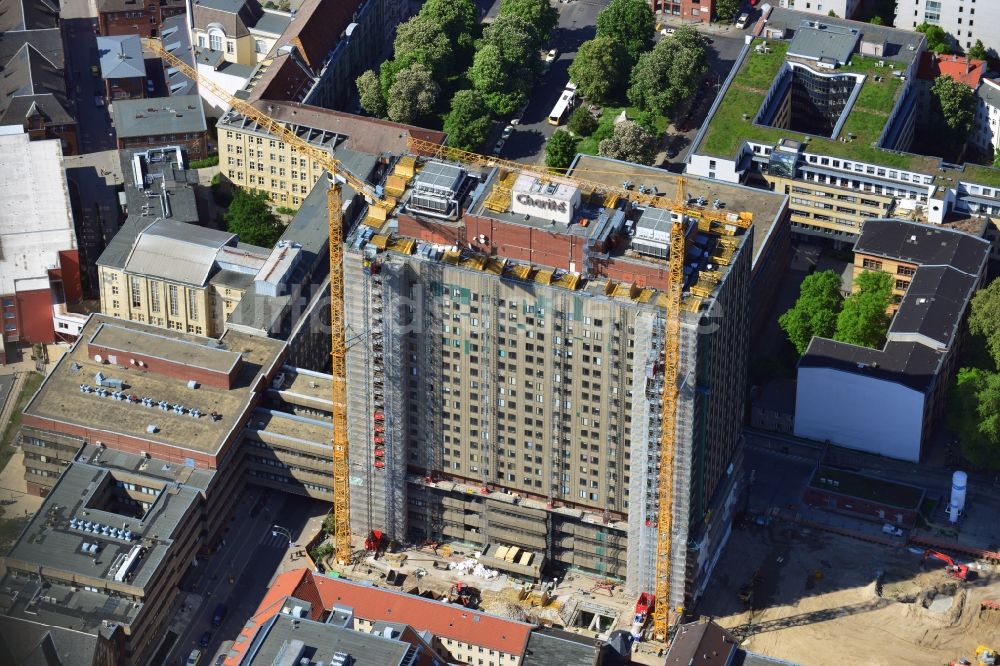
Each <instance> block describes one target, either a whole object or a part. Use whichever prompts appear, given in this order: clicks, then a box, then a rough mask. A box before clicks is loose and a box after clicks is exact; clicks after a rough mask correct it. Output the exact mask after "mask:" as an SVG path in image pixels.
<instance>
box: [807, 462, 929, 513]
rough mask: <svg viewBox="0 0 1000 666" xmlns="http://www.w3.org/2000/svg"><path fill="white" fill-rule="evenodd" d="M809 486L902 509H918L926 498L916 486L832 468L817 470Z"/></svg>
mask: <svg viewBox="0 0 1000 666" xmlns="http://www.w3.org/2000/svg"><path fill="white" fill-rule="evenodd" d="M821 478H823V479H828V480H833V481H836V482H837V484H838V485H837V486H833V485H831V484H829V483H821V482H820V479H821ZM809 485H810V486H812V487H813V488H817V489H820V490H827V491H831V492H835V493H839V494H841V495H849V496H851V497H857V498H858V499H862V500H868V501H870V502H879V503H881V504H887V505H889V506H897V507H900V508H902V509H917V508H918V506H920V502H921V500H922V499H923V496H924V491H923V490H921V489H920V488H917V487H915V486H908V485H904V484H902V483H893V482H892V481H886V480H885V479H876V478H873V477H870V476H863V475H861V474H854V473H853V472H847V471H844V470H841V469H833V468H830V467H820V468H819V469H818V470H816V474H815V475H814V476H813V478H812V481H810V483H809Z"/></svg>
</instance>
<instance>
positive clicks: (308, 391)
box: [271, 365, 333, 411]
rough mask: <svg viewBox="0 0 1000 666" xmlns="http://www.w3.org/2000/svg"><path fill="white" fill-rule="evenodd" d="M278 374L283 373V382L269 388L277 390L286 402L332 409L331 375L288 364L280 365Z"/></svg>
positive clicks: (327, 409)
mask: <svg viewBox="0 0 1000 666" xmlns="http://www.w3.org/2000/svg"><path fill="white" fill-rule="evenodd" d="M280 374H283V375H284V382H283V383H282V384H281V387H280V388H274V387H272V388H271V390H272V391H277V392H278V393H279V394H280V395H281V396H282V397H283V398H284V399H285V400H286V401H287V402H290V403H292V404H301V405H303V406H305V407H314V408H316V409H324V410H326V411H332V410H333V377H331V376H330V375H327V374H323V373H319V372H313V371H311V370H301V369H299V368H293V367H292V366H290V365H285V366H282V368H281V373H280Z"/></svg>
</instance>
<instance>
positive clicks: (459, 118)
mask: <svg viewBox="0 0 1000 666" xmlns="http://www.w3.org/2000/svg"><path fill="white" fill-rule="evenodd" d="M490 120H491V118H490V111H489V109H487V108H486V102H484V101H483V96H482V95H480V94H479V92H477V91H475V90H459V91H458V92H457V93H455V96H454V97H452V99H451V111H450V112H449V113H448V117H447V118H445V119H444V131H445V132H447V134H448V145H449V146H454V147H455V148H460V149H462V150H468V151H475V150H476V149H477V148H479V146H480V145H482V143H483V142H484V141H486V135H487V134H488V133H489V131H490Z"/></svg>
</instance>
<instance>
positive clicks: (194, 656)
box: [184, 649, 201, 666]
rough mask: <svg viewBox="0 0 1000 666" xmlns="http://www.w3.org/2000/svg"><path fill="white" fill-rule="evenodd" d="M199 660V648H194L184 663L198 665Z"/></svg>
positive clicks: (188, 665)
mask: <svg viewBox="0 0 1000 666" xmlns="http://www.w3.org/2000/svg"><path fill="white" fill-rule="evenodd" d="M199 661H201V650H198V649H195V650H191V654H189V655H188V658H187V661H186V662H184V664H185V666H198V662H199Z"/></svg>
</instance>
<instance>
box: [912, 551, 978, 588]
mask: <svg viewBox="0 0 1000 666" xmlns="http://www.w3.org/2000/svg"><path fill="white" fill-rule="evenodd" d="M929 558H934V559H936V560H941V561H942V562H944V564H945V567H944V571H945V573H947V574H948V575H949V576H951V577H952V578H955V579H957V580H961V581H967V580H969V567H968V565H965V564H959V563H957V562H955V560H953V559H952V558H951V557H949V556H948V555H945V554H944V553H941V552H938V551H936V550H931V549H930V548H928V549H927V550H925V551H924V556H923V558H921V560H920V566H921V567H923V566H924V565H925V564H926V563H927V560H928V559H929Z"/></svg>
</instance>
